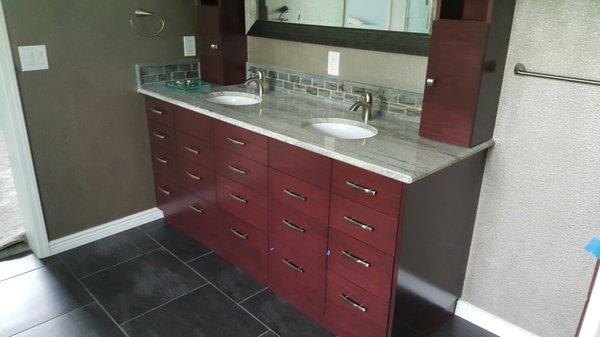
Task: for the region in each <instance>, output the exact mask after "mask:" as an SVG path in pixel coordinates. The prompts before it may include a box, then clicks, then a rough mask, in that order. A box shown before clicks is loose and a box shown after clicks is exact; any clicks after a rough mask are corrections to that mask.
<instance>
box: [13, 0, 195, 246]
mask: <svg viewBox="0 0 600 337" xmlns="http://www.w3.org/2000/svg"><path fill="white" fill-rule="evenodd" d="M2 4H3V6H4V12H5V16H6V20H7V25H8V31H9V37H10V39H11V44H12V46H13V55H14V56H15V63H16V65H17V66H19V61H18V55H17V53H16V47H17V46H19V45H34V44H45V45H47V51H48V61H49V63H50V70H44V71H35V72H25V73H21V72H19V73H18V80H19V86H20V90H21V96H22V101H23V107H24V111H25V119H26V122H27V128H28V132H29V138H30V142H31V148H32V152H33V159H34V165H35V170H36V173H37V177H38V183H39V188H40V194H41V199H42V204H43V208H44V215H45V218H46V224H47V229H48V234H49V236H50V239H56V238H59V237H62V236H65V235H68V234H72V233H75V232H77V231H80V230H84V229H87V228H90V227H93V226H96V225H99V224H102V223H106V222H108V221H111V220H114V219H117V218H120V217H124V216H127V215H130V214H132V213H135V212H139V211H143V210H146V209H148V208H151V207H153V206H154V195H153V188H152V186H153V184H152V171H151V166H150V160H149V156H148V151H149V145H148V137H147V125H146V121H145V116H144V103H143V98H142V97H141V96H140V95H138V94H136V92H135V89H136V80H135V72H134V64H135V63H142V62H156V61H162V60H174V59H180V58H182V57H183V47H182V36H183V35H195V30H196V28H195V22H196V12H195V1H194V0H169V1H161V0H131V1H123V0H110V1H109V0H102V1H97V0H52V1H48V0H2ZM137 7H141V8H144V9H147V10H150V11H154V12H157V13H160V14H161V15H163V16H164V17H165V19H166V22H167V26H166V29H165V32H164V33H163V34H162V35H160V36H159V37H156V38H145V37H141V36H139V35H137V34H136V33H135V32H134V31H133V30H132V29H131V28H130V26H129V22H128V20H129V16H130V15H131V13H132V12H133V10H134V9H135V8H137Z"/></svg>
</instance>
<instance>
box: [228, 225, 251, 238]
mask: <svg viewBox="0 0 600 337" xmlns="http://www.w3.org/2000/svg"><path fill="white" fill-rule="evenodd" d="M229 231H230V232H231V233H233V235H235V236H237V237H238V238H240V239H242V240H248V235H246V234H244V233H242V232H240V231H238V230H237V229H235V228H233V227H232V228H229Z"/></svg>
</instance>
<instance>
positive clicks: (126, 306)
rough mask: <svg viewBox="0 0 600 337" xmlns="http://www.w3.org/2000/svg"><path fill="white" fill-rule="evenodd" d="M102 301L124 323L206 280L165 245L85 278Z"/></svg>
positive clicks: (89, 287)
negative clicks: (168, 250)
mask: <svg viewBox="0 0 600 337" xmlns="http://www.w3.org/2000/svg"><path fill="white" fill-rule="evenodd" d="M82 282H83V283H84V285H85V286H86V287H87V288H88V289H89V290H90V291H91V292H92V294H94V296H95V297H96V299H98V301H100V304H102V306H104V308H105V309H106V310H107V311H108V312H109V314H110V315H111V316H112V317H113V318H114V319H115V320H116V321H117V322H118V323H123V322H125V321H127V320H129V319H131V318H133V317H135V316H137V315H140V314H142V313H144V312H146V311H148V310H150V309H153V308H155V307H157V306H159V305H161V304H164V303H165V302H167V301H170V300H172V299H174V298H176V297H177V296H180V295H183V294H185V293H186V292H189V291H191V290H193V289H195V288H197V287H199V286H201V285H203V284H205V283H206V280H204V279H203V278H202V277H200V276H198V275H196V273H194V272H193V271H191V270H190V269H189V268H188V267H187V266H186V265H184V264H183V263H181V262H180V261H179V260H177V259H176V258H175V257H173V256H172V255H171V254H169V252H167V251H165V250H164V249H159V250H155V251H153V252H150V253H147V254H144V255H142V256H139V257H137V258H135V259H133V260H131V261H127V262H124V263H121V264H119V265H117V266H114V267H111V268H109V269H106V270H104V271H101V272H99V273H96V274H93V275H91V276H89V277H85V278H83V279H82Z"/></svg>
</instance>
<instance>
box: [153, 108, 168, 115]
mask: <svg viewBox="0 0 600 337" xmlns="http://www.w3.org/2000/svg"><path fill="white" fill-rule="evenodd" d="M150 111H152V112H154V113H155V114H157V115H159V116H160V115H163V114H164V113H165V112H164V111H161V110H159V109H156V108H152V109H150Z"/></svg>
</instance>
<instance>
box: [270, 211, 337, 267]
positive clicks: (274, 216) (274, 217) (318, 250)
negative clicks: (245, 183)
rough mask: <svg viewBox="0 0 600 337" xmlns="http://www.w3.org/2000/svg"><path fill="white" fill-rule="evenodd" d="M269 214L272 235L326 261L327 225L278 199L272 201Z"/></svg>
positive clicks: (305, 253) (301, 251) (317, 259)
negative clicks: (282, 203) (281, 202)
mask: <svg viewBox="0 0 600 337" xmlns="http://www.w3.org/2000/svg"><path fill="white" fill-rule="evenodd" d="M269 214H270V216H269V233H270V235H271V236H272V237H275V238H277V239H278V240H279V241H281V242H283V243H287V244H290V245H292V247H294V248H295V249H296V250H297V251H298V252H300V253H302V254H304V255H305V256H307V257H308V258H310V259H312V260H314V261H319V260H323V261H325V259H326V258H325V253H326V251H327V225H324V224H322V223H319V222H318V221H317V220H315V219H313V218H311V217H309V216H307V215H305V214H304V213H301V212H298V211H297V210H295V209H293V208H290V207H287V206H283V205H281V204H280V203H278V202H276V201H271V208H270V212H269Z"/></svg>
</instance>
